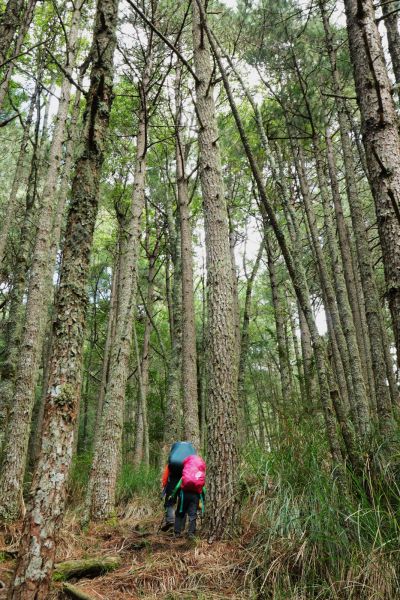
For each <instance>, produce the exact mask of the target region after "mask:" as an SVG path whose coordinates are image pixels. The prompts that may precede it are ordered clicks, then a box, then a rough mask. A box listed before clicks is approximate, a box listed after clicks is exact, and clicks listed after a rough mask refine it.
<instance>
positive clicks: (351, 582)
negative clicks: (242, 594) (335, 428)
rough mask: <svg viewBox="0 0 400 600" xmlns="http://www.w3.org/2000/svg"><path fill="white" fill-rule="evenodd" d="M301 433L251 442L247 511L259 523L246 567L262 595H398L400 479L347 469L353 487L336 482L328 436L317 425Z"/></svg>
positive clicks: (363, 598) (365, 598)
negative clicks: (264, 446)
mask: <svg viewBox="0 0 400 600" xmlns="http://www.w3.org/2000/svg"><path fill="white" fill-rule="evenodd" d="M300 436H301V434H299V439H298V440H297V443H290V444H289V443H288V444H283V445H281V447H280V448H279V450H276V451H271V452H269V453H265V452H264V453H263V452H260V451H259V450H254V449H253V450H251V451H250V452H249V455H248V456H247V457H246V469H245V471H244V473H245V476H244V479H245V486H246V488H247V490H248V491H249V492H250V493H249V496H248V501H247V509H246V512H247V513H248V514H250V520H251V523H252V524H253V525H254V524H256V527H257V533H256V534H255V536H254V537H253V539H252V542H251V546H250V548H249V551H250V557H251V560H250V566H249V569H248V574H249V576H250V577H251V579H252V581H253V582H256V585H257V588H258V590H259V593H260V594H261V597H263V598H273V599H274V600H280V599H282V600H283V599H285V600H287V599H296V600H300V599H303V598H304V599H312V598H316V599H317V598H318V600H325V599H326V600H328V599H337V600H342V599H343V600H347V599H357V600H372V599H374V600H376V599H382V600H386V599H387V600H389V599H392V598H395V597H397V593H398V589H399V586H400V574H399V560H398V559H399V545H398V539H399V519H398V516H399V512H398V509H399V508H400V495H397V497H396V496H395V493H396V489H397V487H396V485H395V484H394V485H393V486H390V483H389V484H388V483H387V478H385V480H384V481H385V482H386V484H384V481H383V480H382V481H378V480H375V481H371V479H368V473H365V474H364V476H363V478H362V480H358V479H357V478H355V477H354V475H350V474H349V476H348V481H347V482H346V489H348V490H349V491H348V492H344V491H343V488H341V489H338V486H337V485H336V483H335V481H334V479H333V477H332V474H331V472H330V469H329V463H328V461H324V460H321V456H326V455H327V453H326V449H325V445H324V440H323V439H322V438H321V437H320V436H319V435H318V434H316V433H312V434H310V433H309V434H308V435H307V436H304V437H303V438H301V437H300ZM242 479H243V477H242ZM257 481H258V483H257ZM389 488H390V490H389ZM257 489H258V490H259V494H258V497H255V496H254V494H253V493H252V492H253V490H257ZM260 490H262V493H260ZM388 496H390V502H389V500H388Z"/></svg>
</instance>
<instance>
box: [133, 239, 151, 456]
mask: <svg viewBox="0 0 400 600" xmlns="http://www.w3.org/2000/svg"><path fill="white" fill-rule="evenodd" d="M148 260H149V270H148V274H147V297H146V301H145V310H146V317H145V325H144V336H143V348H142V358H141V363H140V380H139V394H138V409H137V411H136V428H135V432H136V435H135V449H134V456H133V463H134V464H135V465H136V466H139V465H140V464H142V463H143V464H144V465H145V466H148V465H149V439H148V438H149V432H148V420H147V395H148V391H149V368H150V337H151V332H152V329H153V321H152V312H153V305H154V278H155V275H156V260H157V250H156V249H155V250H154V251H153V252H152V253H149V255H148Z"/></svg>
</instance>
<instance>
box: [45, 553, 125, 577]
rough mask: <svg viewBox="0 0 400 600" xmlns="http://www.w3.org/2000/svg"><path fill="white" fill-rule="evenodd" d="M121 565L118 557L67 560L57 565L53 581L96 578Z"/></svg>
mask: <svg viewBox="0 0 400 600" xmlns="http://www.w3.org/2000/svg"><path fill="white" fill-rule="evenodd" d="M120 564H121V559H120V557H119V556H105V557H99V558H87V559H82V560H68V561H65V562H62V563H58V564H57V565H56V566H55V569H54V573H53V580H54V581H67V580H68V579H73V578H77V579H79V578H80V577H97V575H102V574H103V573H107V572H108V571H114V569H117V568H118V567H119V566H120Z"/></svg>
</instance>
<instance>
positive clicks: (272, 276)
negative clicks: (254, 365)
mask: <svg viewBox="0 0 400 600" xmlns="http://www.w3.org/2000/svg"><path fill="white" fill-rule="evenodd" d="M270 235H271V234H270V232H269V231H268V229H267V230H265V232H264V240H265V247H266V250H267V263H268V273H269V280H270V287H271V297H272V306H273V309H274V321H275V333H276V345H277V349H278V357H279V376H280V380H281V401H282V404H283V405H284V399H285V398H288V397H289V398H291V395H292V391H291V382H290V374H289V355H288V352H287V347H286V336H285V314H284V305H283V297H282V294H281V293H280V289H279V288H281V289H282V285H279V283H278V281H277V274H276V268H275V257H274V254H273V251H272V243H271V240H270Z"/></svg>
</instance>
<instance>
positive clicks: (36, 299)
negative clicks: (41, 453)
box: [0, 4, 81, 519]
mask: <svg viewBox="0 0 400 600" xmlns="http://www.w3.org/2000/svg"><path fill="white" fill-rule="evenodd" d="M80 17H81V13H80V4H77V6H76V8H75V10H74V13H73V16H72V22H71V29H70V32H69V38H68V48H67V59H66V66H65V69H66V71H67V73H72V69H73V67H74V62H75V57H76V50H77V44H76V42H77V38H78V32H79V25H80ZM70 90H71V83H70V81H69V79H68V77H66V76H65V77H64V80H63V83H62V89H61V97H60V103H59V107H58V112H57V118H56V123H55V125H54V134H53V140H52V144H51V149H50V156H49V168H48V171H47V175H46V181H45V184H44V188H43V192H42V195H41V196H42V197H41V208H40V216H39V224H38V230H37V234H36V243H35V248H34V251H33V259H32V268H31V275H30V280H29V290H28V300H27V305H26V317H25V325H24V333H23V337H22V341H21V346H20V352H19V362H18V367H17V374H16V382H15V392H14V401H13V405H12V409H11V411H10V418H9V421H8V427H7V431H6V441H5V446H4V452H3V463H2V472H1V476H0V516H1V517H2V518H4V519H14V518H16V517H18V514H19V511H20V507H21V498H22V483H23V477H24V471H25V464H26V458H27V451H28V442H29V431H30V422H31V416H32V410H33V404H34V395H35V386H36V381H37V377H38V369H39V362H40V357H41V351H42V343H43V336H44V330H45V324H46V316H47V309H48V302H49V298H48V297H47V295H46V292H48V289H49V284H48V282H49V280H50V279H51V277H52V275H53V269H54V262H55V251H54V253H53V255H52V253H51V248H52V246H51V242H52V236H51V234H49V232H51V231H52V228H53V217H54V210H55V204H56V202H55V201H54V200H55V198H56V197H57V184H58V177H59V174H60V169H61V167H62V161H61V155H62V147H63V142H64V133H65V123H66V119H67V115H68V106H69V98H70Z"/></svg>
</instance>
